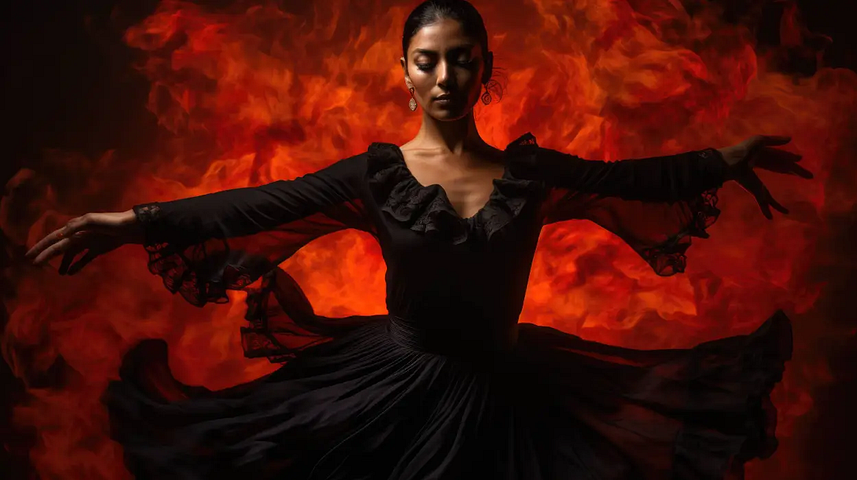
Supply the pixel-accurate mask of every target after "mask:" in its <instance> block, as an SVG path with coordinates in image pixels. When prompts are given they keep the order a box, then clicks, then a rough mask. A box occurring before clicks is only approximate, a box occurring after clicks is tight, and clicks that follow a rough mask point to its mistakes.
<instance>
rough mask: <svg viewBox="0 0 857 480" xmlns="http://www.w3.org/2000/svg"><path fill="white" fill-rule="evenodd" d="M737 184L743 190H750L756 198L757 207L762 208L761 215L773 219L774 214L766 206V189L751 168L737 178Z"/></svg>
mask: <svg viewBox="0 0 857 480" xmlns="http://www.w3.org/2000/svg"><path fill="white" fill-rule="evenodd" d="M737 181H738V185H740V186H741V187H742V188H743V189H744V190H747V191H748V192H750V193H751V194H752V195H753V197H755V198H756V203H758V204H759V208H760V209H761V210H762V215H764V216H765V217H766V218H767V219H769V220H770V219H773V218H774V215H773V213H771V209H770V207H769V206H768V201H767V197H768V194H767V192H768V189H767V188H766V187H765V184H764V183H762V180H761V179H760V178H759V176H758V175H756V174H755V173H754V172H753V171H752V170H751V171H749V172H748V173H747V174H746V175H742V176H741V177H740V178H739V179H737Z"/></svg>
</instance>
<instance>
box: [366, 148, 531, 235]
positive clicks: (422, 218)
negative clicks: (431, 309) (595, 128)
mask: <svg viewBox="0 0 857 480" xmlns="http://www.w3.org/2000/svg"><path fill="white" fill-rule="evenodd" d="M536 150H537V145H536V144H535V137H533V136H532V135H531V134H529V133H528V134H526V135H524V136H522V137H521V138H519V139H518V140H516V141H514V142H512V143H511V144H510V145H509V146H508V147H507V148H506V162H507V167H506V170H505V173H504V174H503V177H502V178H500V179H496V180H494V189H493V191H492V192H491V196H490V197H489V199H488V202H487V203H486V205H485V206H484V207H483V208H482V209H481V210H479V212H477V213H476V214H475V215H473V216H471V217H467V218H461V217H460V216H459V215H458V213H457V212H456V211H455V209H454V208H453V207H452V204H451V203H450V201H449V199H448V198H447V196H446V193H445V192H444V190H443V189H442V188H441V187H440V186H439V185H429V186H423V185H421V184H420V183H419V182H418V181H417V180H416V178H415V177H414V176H413V175H412V174H411V172H410V170H408V168H407V166H406V165H405V161H404V159H403V158H402V155H401V150H400V149H399V148H398V147H397V146H395V145H393V144H389V143H373V144H372V145H370V147H369V151H368V178H369V182H368V183H369V186H370V190H371V191H372V195H373V196H374V197H375V201H376V202H377V203H378V205H379V206H380V208H381V210H382V211H383V212H386V213H387V214H388V215H389V216H390V217H392V218H393V219H394V220H396V221H397V222H399V223H401V224H403V225H406V226H408V227H409V228H410V229H411V230H413V231H416V232H420V233H424V234H430V235H437V236H439V237H441V238H445V239H447V240H449V241H451V242H452V243H453V244H459V243H463V242H465V241H467V239H468V238H470V237H471V236H472V235H483V236H484V237H486V238H487V239H490V238H491V237H492V236H493V235H494V234H496V233H497V232H499V231H500V230H502V229H503V228H504V227H505V226H506V225H508V224H509V223H510V222H511V221H512V220H513V219H514V218H515V217H517V216H518V215H519V214H520V213H521V211H522V210H523V209H524V207H525V205H526V204H527V202H528V201H529V199H531V198H532V196H533V194H534V193H535V192H538V191H541V190H542V189H541V188H540V187H541V185H540V184H539V182H536V181H533V180H523V179H518V178H515V177H514V176H513V175H512V174H511V173H510V169H509V167H508V162H510V161H519V159H520V158H519V157H520V156H522V155H535V154H536Z"/></svg>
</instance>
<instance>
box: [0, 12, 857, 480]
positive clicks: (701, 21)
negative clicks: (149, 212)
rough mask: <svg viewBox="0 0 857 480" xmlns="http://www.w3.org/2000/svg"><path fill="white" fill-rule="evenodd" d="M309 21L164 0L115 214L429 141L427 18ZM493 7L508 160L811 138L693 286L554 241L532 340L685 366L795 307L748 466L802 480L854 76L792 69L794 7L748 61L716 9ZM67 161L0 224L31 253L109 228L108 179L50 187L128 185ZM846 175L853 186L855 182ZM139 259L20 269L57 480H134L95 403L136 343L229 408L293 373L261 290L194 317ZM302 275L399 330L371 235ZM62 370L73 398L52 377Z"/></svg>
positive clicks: (709, 248) (601, 243) (554, 236)
mask: <svg viewBox="0 0 857 480" xmlns="http://www.w3.org/2000/svg"><path fill="white" fill-rule="evenodd" d="M296 3H297V4H299V5H297V6H289V7H286V6H282V5H279V4H277V3H275V2H271V1H268V2H262V3H261V4H259V5H254V6H250V7H247V6H245V5H244V3H242V2H239V3H237V4H236V5H233V6H230V7H225V8H223V9H220V10H212V9H210V8H206V7H202V6H199V5H195V4H192V3H185V2H176V1H167V0H164V1H163V2H162V3H161V4H160V6H159V7H158V9H157V11H156V12H155V13H153V14H152V15H151V16H149V17H148V18H146V19H145V20H144V21H142V22H141V23H139V24H137V25H135V26H133V27H132V28H130V29H128V30H127V31H126V32H125V35H124V41H125V42H126V43H127V44H128V45H129V46H131V47H133V48H135V49H137V50H139V52H140V54H141V58H142V61H141V63H140V64H139V66H138V68H139V71H140V73H141V74H142V75H144V76H145V77H146V78H147V79H148V80H149V81H150V82H151V90H150V95H149V100H148V109H149V110H150V111H151V112H152V114H154V115H155V116H156V117H157V119H158V122H159V125H160V126H161V127H162V130H163V132H162V138H161V139H160V140H159V141H158V142H155V143H153V144H152V146H151V150H150V154H149V156H148V157H146V158H142V159H137V161H136V162H135V163H134V167H133V168H138V169H139V170H138V171H137V175H135V176H134V177H133V179H132V180H130V181H129V182H128V183H127V184H124V185H122V187H123V190H122V192H123V193H122V194H121V198H118V199H116V202H115V205H117V208H116V209H117V210H118V209H120V208H121V209H127V208H128V207H130V206H131V205H133V204H136V203H143V202H146V201H156V200H169V199H174V198H182V197H188V196H193V195H200V194H204V193H209V192H213V191H218V190H223V189H227V188H235V187H242V186H250V185H258V184H261V183H266V182H269V181H273V180H276V179H281V178H293V177H295V176H298V175H300V174H303V173H306V172H309V171H313V170H316V169H319V168H321V167H324V166H326V165H328V164H330V163H332V162H333V161H335V160H337V159H339V158H343V157H346V156H350V155H352V154H355V153H359V152H361V151H364V150H365V149H366V147H367V146H368V144H369V143H370V142H372V141H388V142H398V143H403V142H404V141H406V140H407V139H408V138H409V136H410V135H412V134H413V133H415V132H416V130H417V129H418V127H419V121H420V119H419V115H418V114H413V113H411V112H410V111H409V110H408V109H407V106H406V105H407V100H408V96H407V93H406V91H405V89H404V86H403V80H402V78H401V77H402V74H401V69H400V67H399V65H398V58H399V57H400V56H401V42H400V39H401V26H402V25H403V23H404V20H405V18H406V15H407V13H408V12H409V9H410V7H412V5H410V2H405V3H403V2H392V1H385V2H375V3H371V2H370V3H369V4H365V5H364V6H363V8H362V9H361V10H360V11H355V10H354V9H352V8H349V5H348V2H346V1H345V0H337V1H330V2H317V4H313V5H307V4H305V3H304V2H296ZM482 3H484V4H480V2H476V4H477V7H479V8H480V10H481V11H482V14H483V16H484V17H485V21H486V24H487V26H488V28H489V32H490V33H492V35H491V37H490V42H491V48H492V50H494V51H495V52H496V62H497V64H498V65H499V66H501V67H504V68H505V69H506V71H507V72H508V75H507V77H508V83H507V89H506V93H505V96H504V98H503V100H502V101H501V102H499V103H496V104H492V105H489V106H487V107H483V106H481V105H480V106H478V107H477V111H476V114H477V116H478V125H479V128H480V131H481V132H482V134H483V135H484V136H485V137H486V138H487V139H488V140H489V141H490V142H492V143H493V144H495V145H500V146H503V145H505V144H506V143H507V142H508V141H509V140H511V139H512V138H515V137H517V136H519V135H520V134H523V133H525V132H526V131H532V132H533V133H534V134H535V135H536V136H537V137H538V139H539V143H540V144H541V145H542V146H546V147H550V148H554V149H558V150H563V151H567V152H570V153H575V154H577V155H580V156H582V157H587V158H604V159H608V160H612V159H621V158H631V157H642V156H653V155H660V154H668V153H675V152H679V151H683V150H691V149H698V148H703V147H708V146H717V147H719V146H724V145H728V144H732V143H737V142H738V141H740V140H743V139H744V138H746V137H747V136H749V135H752V134H757V133H769V134H786V135H791V136H792V137H793V141H792V144H791V145H790V147H789V148H792V149H794V150H795V151H798V152H800V153H802V154H803V155H804V160H803V163H804V166H805V167H807V168H809V169H810V170H813V171H814V172H815V173H816V180H815V181H813V182H804V183H798V181H797V180H795V179H793V178H785V177H780V176H767V175H764V174H763V175H764V178H763V179H764V181H765V182H766V184H767V185H768V186H769V188H770V190H771V191H772V192H773V193H774V195H775V197H776V198H778V200H780V201H781V203H783V204H784V205H786V206H788V207H790V208H791V210H792V213H791V214H790V215H789V216H787V217H781V218H778V219H777V220H776V221H774V222H767V221H765V220H764V219H762V217H761V215H760V213H759V212H758V207H757V206H756V205H755V203H754V201H753V199H752V198H751V197H750V196H749V195H746V194H744V193H743V192H741V191H740V188H738V187H736V186H734V185H729V186H726V187H725V188H724V189H723V190H722V192H721V203H720V206H721V207H722V209H723V214H722V216H721V219H720V220H719V222H718V223H717V224H716V225H715V226H714V227H713V228H712V229H711V231H710V233H711V234H712V237H711V239H710V240H708V241H697V242H696V244H695V245H694V246H693V247H691V249H690V251H689V257H690V260H689V262H688V263H689V266H688V270H687V272H686V274H683V275H677V276H674V277H669V278H661V277H658V276H656V275H655V274H654V273H652V272H651V269H650V268H649V267H648V265H646V264H645V263H644V262H642V261H641V260H640V259H639V258H638V257H637V256H636V254H635V253H633V252H632V251H631V249H630V248H628V247H627V246H626V245H625V244H623V243H622V242H621V241H620V240H618V239H617V238H616V237H614V236H612V235H611V234H609V233H607V232H606V231H603V230H600V229H598V228H597V227H595V226H593V225H590V224H584V223H572V222H569V223H563V224H559V225H553V226H550V227H548V228H546V229H545V230H544V232H543V234H542V238H541V242H540V248H539V250H538V253H537V257H536V259H535V262H534V264H533V271H532V275H531V279H530V287H529V291H528V297H527V302H526V306H525V310H524V313H523V315H522V318H521V320H522V321H525V322H534V323H539V324H544V325H551V326H554V327H557V328H560V329H562V330H565V331H567V332H570V333H575V334H578V335H581V336H583V337H585V338H588V339H592V340H596V341H600V342H604V343H610V344H617V345H623V346H628V347H633V348H670V347H689V346H692V345H694V344H696V343H699V342H701V341H704V340H709V339H713V338H718V337H722V336H728V335H736V334H743V333H748V332H749V331H751V330H752V329H754V328H755V327H756V326H758V324H759V323H760V322H761V321H763V320H764V319H766V318H767V317H768V316H769V315H770V314H771V313H772V312H773V311H774V310H776V309H777V308H784V309H786V310H787V311H789V312H793V314H794V315H793V316H794V321H795V324H796V327H795V330H796V348H795V352H796V353H795V360H794V361H793V362H791V363H790V364H789V365H788V368H787V371H786V378H785V379H784V382H783V383H782V384H781V385H780V386H779V387H778V388H777V390H775V392H774V393H775V395H774V401H775V403H776V405H777V406H778V408H779V415H780V418H779V429H778V436H779V437H780V438H781V446H780V450H779V451H778V453H777V454H776V455H775V456H774V457H773V458H771V459H770V460H767V461H765V462H759V463H752V464H750V465H748V470H749V471H748V478H751V479H762V478H779V479H801V478H807V476H806V475H807V473H808V469H809V466H810V465H811V462H812V459H810V458H805V456H804V454H803V451H802V448H803V444H802V440H801V438H800V436H799V435H798V433H799V426H798V421H799V420H800V419H801V418H803V417H804V416H806V415H807V413H808V412H810V411H811V410H812V408H813V391H814V390H815V389H817V388H819V387H822V386H824V385H826V384H828V383H830V382H833V381H834V378H833V377H832V374H831V373H830V372H829V369H828V367H827V362H826V357H825V354H824V352H821V351H818V350H817V347H815V345H814V343H813V342H815V341H816V340H818V339H820V338H825V337H833V336H836V335H843V336H844V335H854V332H853V331H851V332H847V331H844V330H843V331H838V330H836V327H834V326H833V324H831V323H829V322H826V321H825V316H824V312H823V311H822V310H821V309H819V308H817V302H818V300H819V298H820V296H821V295H822V294H823V287H824V284H823V281H820V280H819V279H818V278H816V277H815V276H813V275H812V271H813V269H814V268H816V267H817V266H818V265H824V264H828V262H830V259H829V258H825V257H824V255H825V254H824V253H823V252H822V251H821V249H820V248H819V241H820V238H821V237H822V236H823V235H824V234H825V229H824V225H825V224H824V218H827V216H828V215H831V214H835V213H840V212H843V211H847V210H848V209H850V208H852V207H853V205H854V204H855V200H857V198H855V197H857V194H855V192H854V191H853V190H848V189H846V188H844V187H843V185H844V184H843V183H840V182H841V179H839V180H838V181H837V179H832V178H831V172H832V171H834V169H835V168H836V165H837V164H838V163H837V162H841V159H842V158H843V157H844V158H853V155H854V153H855V152H854V149H855V145H854V144H853V142H852V143H851V144H847V143H846V142H844V141H843V140H842V139H844V138H847V137H848V134H849V130H848V129H849V125H854V120H855V118H854V112H855V109H854V106H855V103H857V94H855V89H857V75H855V73H854V72H852V71H850V70H844V69H827V68H820V69H819V70H818V71H817V72H816V73H815V75H813V76H812V77H808V78H798V77H794V76H790V75H788V74H784V73H778V72H777V71H776V69H775V66H774V64H775V62H774V61H773V60H774V59H776V58H778V55H781V54H782V51H783V49H788V48H805V47H804V39H805V38H806V36H807V31H806V29H805V28H804V27H802V26H801V25H800V23H799V22H800V21H799V16H798V15H797V14H796V12H797V10H796V8H795V7H794V5H793V4H792V3H788V2H787V3H788V8H787V10H786V14H785V15H784V16H783V24H782V28H781V30H782V32H783V35H782V38H783V42H782V43H783V44H782V46H780V47H778V48H774V49H769V50H764V49H760V48H755V47H754V45H753V43H754V42H753V35H752V30H751V27H752V26H751V25H735V24H727V23H726V22H724V21H722V20H721V17H722V12H721V11H720V10H719V9H718V8H717V7H716V6H715V5H711V4H709V3H704V4H702V6H700V7H699V8H700V9H701V10H698V11H695V12H694V13H693V14H690V13H689V12H688V11H687V10H685V9H684V7H682V5H681V4H680V3H679V2H676V1H669V2H651V1H638V0H637V1H631V0H583V1H578V2H566V1H557V0H533V1H531V2H515V1H512V2H501V3H498V2H482ZM370 5H371V6H370ZM59 157H62V156H60V155H58V159H57V161H56V164H57V165H63V166H62V168H57V170H56V171H55V172H52V171H44V172H32V171H22V172H20V173H19V174H18V175H17V176H16V178H15V179H13V181H12V182H11V183H10V184H9V185H7V190H8V191H9V192H11V196H10V198H11V200H10V201H8V202H5V203H4V204H3V208H2V210H0V227H2V229H3V231H4V232H5V233H6V234H7V235H9V236H10V238H12V239H13V240H14V241H15V242H16V243H18V244H25V243H26V244H27V245H32V244H33V243H34V242H35V241H36V240H37V239H38V238H41V237H42V236H43V235H44V234H45V233H47V232H49V231H51V230H52V229H54V228H57V227H58V226H60V225H62V224H63V223H64V222H65V221H67V220H68V219H69V218H71V217H72V216H73V215H71V213H72V212H81V211H86V210H90V211H95V210H104V209H105V205H104V203H103V201H102V203H98V201H97V199H99V198H100V197H99V195H98V192H99V191H100V189H102V188H104V186H105V185H108V184H109V183H110V182H109V178H110V177H109V176H97V175H96V176H94V177H92V178H93V179H92V180H91V181H90V182H89V183H88V184H86V185H83V186H82V188H81V189H79V190H77V191H75V192H70V193H63V194H58V193H57V191H56V190H55V189H54V188H53V187H52V186H51V185H52V184H55V183H62V178H60V174H58V173H57V172H63V171H66V170H68V169H72V170H79V171H80V170H86V169H95V168H96V167H99V168H101V169H103V170H104V171H106V172H111V171H115V169H118V168H120V167H119V166H117V165H116V162H115V160H114V152H109V153H107V154H105V156H104V157H103V158H100V159H96V160H89V159H85V158H81V157H80V156H79V155H69V156H64V157H62V158H61V159H60V158H59ZM122 168H125V169H127V168H129V167H127V166H125V167H122ZM840 168H841V167H840ZM843 171H845V174H847V175H850V176H851V178H853V176H854V170H853V169H844V170H843ZM102 175H109V174H102ZM22 185H37V186H39V188H42V190H43V192H44V193H43V195H42V197H41V198H40V199H38V200H37V201H36V202H35V203H32V202H31V203H29V204H28V208H29V209H30V211H38V212H40V213H41V214H42V216H41V218H39V219H38V220H37V221H35V222H34V223H33V222H28V223H26V224H22V223H21V221H20V217H19V216H16V215H14V214H13V212H12V210H11V208H12V207H10V205H16V200H15V198H16V194H17V192H19V191H21V190H22V188H21V186H22ZM70 195H77V196H78V197H79V199H77V200H75V201H73V202H71V201H70V200H69V198H66V197H68V196H70ZM81 199H82V200H81ZM17 202H18V203H17V204H20V203H21V202H24V200H18V201H17ZM144 257H145V256H144V253H143V252H142V250H141V249H137V248H130V247H126V248H124V249H122V250H120V251H119V252H114V253H113V254H111V255H110V259H109V261H108V260H98V261H96V262H95V263H94V264H93V265H90V266H89V267H87V268H86V269H84V270H83V271H82V272H81V273H79V274H78V275H77V276H75V277H72V278H65V277H59V276H57V275H56V273H55V272H54V270H53V269H48V270H39V269H32V268H27V269H22V270H20V271H15V272H12V275H13V276H14V278H15V281H16V295H15V298H13V299H11V300H8V302H7V307H8V308H9V311H10V318H9V321H8V324H7V325H6V329H5V331H4V333H3V337H2V352H3V356H4V359H5V360H6V361H7V362H8V363H9V365H10V366H11V368H12V369H13V371H14V373H15V375H16V376H18V377H19V378H21V379H23V380H24V382H25V383H26V385H27V396H26V398H25V399H24V401H23V402H21V403H20V404H19V405H18V406H17V407H16V410H15V415H14V422H15V424H16V425H17V426H19V427H22V428H24V427H33V428H35V429H36V430H37V433H38V442H37V443H36V445H35V446H34V448H33V449H32V451H31V452H30V457H31V460H32V462H33V463H34V465H35V468H36V469H37V471H38V473H39V474H40V475H41V476H42V477H44V478H63V479H92V480H94V479H115V478H127V473H126V472H125V470H124V468H123V466H122V455H121V448H120V447H119V446H118V445H117V444H115V443H113V442H112V441H110V440H109V439H108V437H107V418H106V413H105V412H104V411H103V409H102V407H101V405H100V404H99V402H98V399H99V396H100V394H101V392H102V391H103V390H104V388H105V386H106V383H107V381H108V380H110V379H113V378H116V376H117V370H118V366H119V362H120V358H121V355H122V353H123V352H125V351H126V350H128V349H129V348H130V346H132V345H133V344H134V343H136V342H137V341H139V340H141V339H144V338H154V337H157V338H164V339H166V340H167V341H168V343H169V344H170V346H171V349H170V352H171V358H170V362H171V367H172V369H173V371H174V373H175V375H176V377H177V378H179V379H180V380H182V381H184V382H186V383H190V384H203V385H205V386H207V387H209V388H223V387H226V386H229V385H233V384H236V383H239V382H241V381H246V380H249V379H252V378H256V377H258V376H260V375H262V374H264V373H267V372H269V371H271V370H272V369H273V368H275V367H273V366H271V365H270V364H268V363H267V362H266V361H264V360H248V359H245V358H244V357H243V355H242V351H241V347H240V342H239V338H238V326H239V325H240V324H241V323H242V321H243V314H244V305H243V294H241V293H235V292H233V293H231V300H232V303H231V304H229V305H226V306H214V305H209V306H206V307H205V308H203V309H196V308H194V307H192V306H190V305H187V304H186V303H184V302H183V300H181V299H180V298H179V297H178V296H176V297H172V298H171V297H170V296H169V295H167V294H166V293H165V291H164V289H163V286H162V285H161V283H160V279H159V278H157V277H153V276H152V275H150V274H149V273H148V271H146V268H145V266H144V264H145V258H144ZM284 268H286V269H287V270H288V271H289V272H290V273H291V274H292V275H293V276H294V277H295V278H296V279H297V280H298V281H299V282H300V283H301V285H302V286H304V287H305V289H306V293H307V295H308V296H309V298H310V300H311V301H312V302H313V304H314V305H315V306H317V309H318V311H319V313H322V314H326V315H347V314H354V313H362V314H370V313H378V312H383V311H384V297H383V296H384V265H383V261H382V259H381V255H380V251H379V248H378V246H377V245H376V244H375V243H374V242H373V241H372V239H371V238H369V237H368V236H366V235H364V234H358V233H355V232H344V233H339V234H335V235H331V236H328V237H325V238H323V239H320V240H318V241H316V242H314V243H313V244H312V245H310V246H308V247H306V248H305V249H303V250H302V251H300V252H299V253H298V254H297V255H295V256H294V257H293V258H292V259H290V260H289V261H287V262H286V263H285V264H284ZM60 359H61V361H60ZM57 365H59V367H58V366H57ZM52 369H53V370H52ZM54 370H56V371H58V372H59V373H56V375H58V376H59V379H54V380H53V381H52V382H49V381H47V380H45V377H46V376H47V375H54V374H52V373H49V372H51V371H54Z"/></svg>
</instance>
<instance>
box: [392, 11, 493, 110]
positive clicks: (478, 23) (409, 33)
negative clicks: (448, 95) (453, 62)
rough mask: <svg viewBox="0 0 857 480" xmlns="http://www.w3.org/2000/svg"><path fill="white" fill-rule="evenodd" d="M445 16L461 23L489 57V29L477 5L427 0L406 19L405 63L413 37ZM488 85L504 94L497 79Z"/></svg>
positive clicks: (483, 54) (403, 52)
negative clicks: (486, 27)
mask: <svg viewBox="0 0 857 480" xmlns="http://www.w3.org/2000/svg"><path fill="white" fill-rule="evenodd" d="M444 18H448V19H450V20H456V21H457V22H458V23H460V24H461V28H462V29H463V30H464V33H465V34H466V35H468V36H471V37H473V38H475V39H476V40H477V41H478V42H479V45H481V46H482V57H483V58H487V57H488V52H489V50H488V31H487V30H486V29H485V22H484V21H483V20H482V15H480V14H479V11H478V10H476V7H474V6H473V5H471V4H470V2H468V1H466V0H427V1H425V2H423V3H421V4H419V5H418V6H417V8H415V9H414V10H413V11H412V12H411V14H410V15H408V19H407V20H405V28H404V31H403V32H402V55H403V56H404V57H405V63H407V61H408V45H410V43H411V38H413V36H414V35H416V34H417V32H419V31H420V29H422V28H423V27H425V26H427V25H431V24H433V23H436V22H437V21H439V20H441V19H444ZM494 70H497V69H494ZM493 74H494V71H492V72H491V76H492V77H493ZM486 87H487V88H488V89H489V90H491V91H493V92H494V94H495V95H497V97H498V98H499V97H500V96H502V90H503V88H502V87H501V86H500V84H499V83H498V82H497V81H496V80H493V79H492V80H489V82H488V84H487V85H486Z"/></svg>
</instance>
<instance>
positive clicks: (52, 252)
mask: <svg viewBox="0 0 857 480" xmlns="http://www.w3.org/2000/svg"><path fill="white" fill-rule="evenodd" d="M69 245H71V239H68V238H63V239H62V240H60V241H58V242H56V243H54V244H53V245H51V246H50V247H48V248H46V249H45V250H44V251H43V252H42V253H40V254H39V256H38V257H36V259H35V260H33V265H41V264H43V263H45V262H47V261H48V260H50V259H51V258H53V257H55V256H57V255H59V254H61V253H62V252H64V251H65V250H66V249H67V248H68V247H69Z"/></svg>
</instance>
